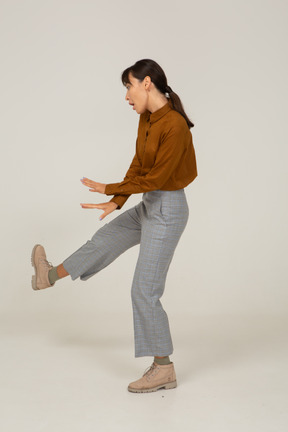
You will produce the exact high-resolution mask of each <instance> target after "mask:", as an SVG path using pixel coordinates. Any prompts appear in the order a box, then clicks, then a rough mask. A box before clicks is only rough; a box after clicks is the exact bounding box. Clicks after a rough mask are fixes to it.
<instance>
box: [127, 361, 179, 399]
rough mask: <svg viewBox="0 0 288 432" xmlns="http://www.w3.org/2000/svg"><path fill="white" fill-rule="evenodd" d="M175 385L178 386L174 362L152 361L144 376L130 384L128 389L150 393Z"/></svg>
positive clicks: (134, 391)
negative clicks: (161, 362) (158, 362)
mask: <svg viewBox="0 0 288 432" xmlns="http://www.w3.org/2000/svg"><path fill="white" fill-rule="evenodd" d="M175 387H177V381H176V374H175V370H174V364H173V363H170V364H168V365H158V364H156V363H152V365H151V366H150V368H149V370H148V371H147V372H145V373H144V375H143V377H142V378H140V379H139V380H138V381H134V382H132V383H130V384H129V386H128V390H129V391H130V392H133V393H150V392H154V391H156V390H159V389H162V388H163V389H166V390H167V389H172V388H175Z"/></svg>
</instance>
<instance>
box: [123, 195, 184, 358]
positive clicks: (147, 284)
mask: <svg viewBox="0 0 288 432" xmlns="http://www.w3.org/2000/svg"><path fill="white" fill-rule="evenodd" d="M160 195H161V199H162V203H160V204H159V203H158V201H156V202H153V199H154V197H155V196H156V199H157V200H158V198H159V194H158V192H154V193H153V194H151V193H150V195H149V199H150V197H152V198H151V202H149V201H148V200H147V202H146V204H147V209H148V210H147V217H145V218H144V220H143V223H142V233H141V242H140V250H139V257H138V261H137V264H136V269H135V273H134V277H133V283H132V292H131V296H132V305H133V319H134V332H135V357H141V356H168V355H170V354H172V352H173V344H172V338H171V334H170V328H169V321H168V317H167V314H166V312H165V311H164V309H163V307H162V304H161V301H160V298H161V297H162V295H163V292H164V287H165V281H166V277H167V272H168V269H169V266H170V263H171V260H172V258H173V255H174V252H175V249H176V246H177V244H178V242H179V240H180V237H181V235H182V233H183V231H184V229H185V226H186V224H187V221H188V215H189V210H188V206H187V203H186V198H185V195H184V194H183V192H181V191H179V192H178V191H175V192H173V193H167V192H164V193H163V194H160Z"/></svg>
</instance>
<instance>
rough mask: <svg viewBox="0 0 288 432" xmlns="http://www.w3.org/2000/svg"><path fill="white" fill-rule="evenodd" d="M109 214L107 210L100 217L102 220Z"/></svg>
mask: <svg viewBox="0 0 288 432" xmlns="http://www.w3.org/2000/svg"><path fill="white" fill-rule="evenodd" d="M107 214H108V213H106V212H104V213H102V215H101V216H100V218H99V219H100V220H103V219H104V218H105V217H106V216H107Z"/></svg>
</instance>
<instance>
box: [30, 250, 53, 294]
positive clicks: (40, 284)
mask: <svg viewBox="0 0 288 432" xmlns="http://www.w3.org/2000/svg"><path fill="white" fill-rule="evenodd" d="M31 263H32V266H33V267H34V269H35V276H32V288H33V289H34V290H41V289H44V288H48V287H51V286H53V285H55V284H53V285H51V284H50V281H49V278H48V272H49V270H50V269H51V268H52V267H53V266H52V264H51V263H49V262H48V261H47V259H46V253H45V249H44V247H43V246H41V245H38V244H37V245H36V246H34V248H33V250H32V255H31Z"/></svg>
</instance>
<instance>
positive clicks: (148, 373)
mask: <svg viewBox="0 0 288 432" xmlns="http://www.w3.org/2000/svg"><path fill="white" fill-rule="evenodd" d="M156 368H157V365H156V364H155V363H152V365H151V366H148V368H147V369H145V371H144V374H143V376H146V377H147V378H149V377H150V376H153V375H154V372H155V369H156Z"/></svg>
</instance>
